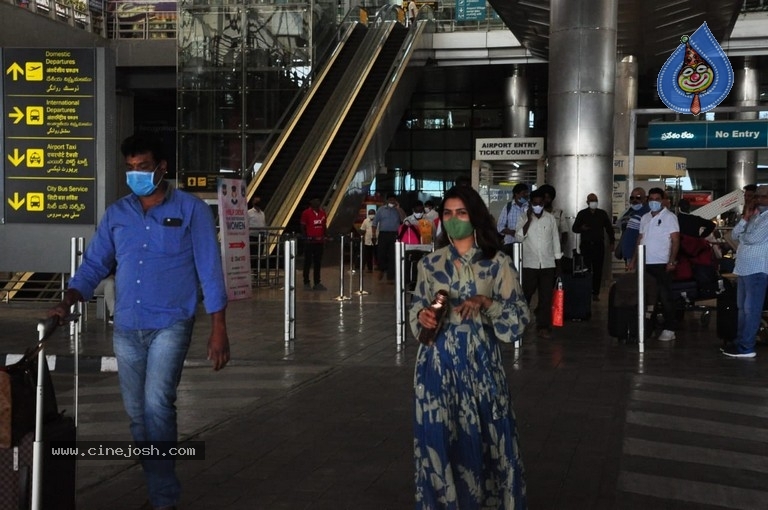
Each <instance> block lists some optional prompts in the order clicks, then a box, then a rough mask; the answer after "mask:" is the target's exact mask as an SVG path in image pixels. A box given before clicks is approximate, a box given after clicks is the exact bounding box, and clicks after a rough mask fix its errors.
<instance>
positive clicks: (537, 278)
mask: <svg viewBox="0 0 768 510" xmlns="http://www.w3.org/2000/svg"><path fill="white" fill-rule="evenodd" d="M515 238H516V239H517V241H518V242H521V243H523V294H525V299H526V300H528V303H529V304H530V302H531V299H532V298H533V295H534V294H535V293H537V292H538V295H539V303H538V305H537V307H536V310H535V313H536V330H537V331H538V336H539V337H541V338H549V337H550V336H551V331H552V288H553V287H554V286H555V277H556V276H557V271H558V268H557V260H559V259H560V257H562V256H563V253H562V249H561V247H560V231H559V230H558V228H557V220H555V217H554V216H552V215H551V214H550V213H548V212H547V211H545V210H544V193H543V192H542V191H541V190H538V189H537V190H536V191H534V192H533V193H531V206H530V207H529V208H528V210H527V212H526V213H525V214H524V215H522V216H521V217H520V219H519V220H518V222H517V227H516V228H515Z"/></svg>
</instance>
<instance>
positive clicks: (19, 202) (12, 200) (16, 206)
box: [8, 192, 24, 211]
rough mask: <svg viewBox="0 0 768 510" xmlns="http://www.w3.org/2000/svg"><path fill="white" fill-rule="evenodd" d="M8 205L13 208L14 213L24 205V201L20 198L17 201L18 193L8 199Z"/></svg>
mask: <svg viewBox="0 0 768 510" xmlns="http://www.w3.org/2000/svg"><path fill="white" fill-rule="evenodd" d="M8 204H9V205H10V206H11V207H13V210H14V211H18V210H19V207H21V206H22V205H24V199H23V198H22V199H19V193H18V192H15V193H14V194H13V198H9V199H8Z"/></svg>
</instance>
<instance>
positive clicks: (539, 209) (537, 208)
mask: <svg viewBox="0 0 768 510" xmlns="http://www.w3.org/2000/svg"><path fill="white" fill-rule="evenodd" d="M532 207H533V214H541V212H542V211H543V210H544V206H543V205H534V206H532Z"/></svg>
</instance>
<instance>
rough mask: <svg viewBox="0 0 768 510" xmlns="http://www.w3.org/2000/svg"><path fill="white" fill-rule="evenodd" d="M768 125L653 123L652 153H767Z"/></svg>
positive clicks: (757, 122) (760, 122) (759, 122)
mask: <svg viewBox="0 0 768 510" xmlns="http://www.w3.org/2000/svg"><path fill="white" fill-rule="evenodd" d="M765 148H768V122H766V121H764V120H739V121H731V120H724V121H712V122H652V123H650V124H648V149H651V150H671V149H765Z"/></svg>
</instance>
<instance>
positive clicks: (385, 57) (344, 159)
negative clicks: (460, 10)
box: [258, 21, 424, 231]
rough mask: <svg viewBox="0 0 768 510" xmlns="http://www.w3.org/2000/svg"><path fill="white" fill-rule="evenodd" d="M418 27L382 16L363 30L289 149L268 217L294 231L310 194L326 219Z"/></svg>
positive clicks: (375, 122) (392, 86)
mask: <svg viewBox="0 0 768 510" xmlns="http://www.w3.org/2000/svg"><path fill="white" fill-rule="evenodd" d="M423 28H424V27H423V26H422V27H420V29H415V30H408V29H406V28H405V27H404V26H403V25H402V24H401V23H399V22H396V21H382V22H380V23H378V24H377V25H376V26H375V27H373V28H369V29H368V33H367V34H366V37H365V39H364V41H363V42H362V44H361V45H360V47H359V49H358V51H357V53H356V55H355V57H354V59H353V60H352V61H351V62H350V64H349V69H348V70H347V71H346V72H345V74H344V76H343V77H342V79H341V80H340V82H339V86H338V87H337V89H336V90H335V94H334V95H333V97H331V98H330V100H329V102H328V103H327V104H326V105H325V107H324V108H323V110H322V112H321V113H320V115H319V116H318V117H317V118H315V119H314V120H315V125H314V126H313V128H312V130H311V131H310V132H309V135H308V138H307V140H306V143H305V144H303V145H302V146H301V147H300V148H295V151H293V150H292V151H291V152H292V156H293V158H294V160H293V162H292V163H291V165H290V166H289V168H288V170H287V172H286V173H285V174H284V175H282V176H280V177H281V182H280V184H279V186H278V187H277V188H275V190H274V194H273V195H272V196H273V198H274V197H280V200H271V201H270V202H269V205H268V206H267V208H266V210H265V213H266V216H267V219H268V222H270V223H271V224H272V225H281V226H285V227H286V229H287V231H299V217H300V213H301V210H302V209H303V207H305V206H306V205H307V204H308V202H309V200H311V199H312V198H318V199H321V200H323V206H324V207H325V208H326V211H327V212H328V213H329V222H330V221H332V219H333V217H332V216H333V214H334V212H335V211H336V206H335V205H334V204H332V203H331V201H332V200H336V201H337V200H338V198H339V195H340V194H342V192H343V188H344V186H346V185H348V183H349V180H350V179H351V176H353V175H354V172H355V169H356V164H358V163H359V161H360V158H361V157H362V154H363V153H364V152H365V150H366V148H367V144H368V142H370V136H366V135H365V132H366V131H368V132H373V131H375V130H376V129H377V128H378V122H379V121H380V119H381V116H380V115H376V113H377V112H378V113H379V114H380V113H381V112H382V111H384V110H386V109H387V108H388V102H389V100H390V99H391V94H392V93H394V89H395V88H396V86H397V82H398V80H399V78H400V76H401V74H402V71H403V69H404V68H405V67H406V66H407V65H408V60H409V58H408V57H409V55H410V54H411V52H412V48H413V46H414V45H413V41H414V40H415V39H416V38H417V37H418V36H419V35H420V34H421V30H423ZM385 91H386V92H387V93H386V94H384V92H385ZM400 114H402V111H401V112H400ZM371 119H375V120H373V121H372V120H371ZM291 149H293V148H291ZM358 156H359V157H358ZM258 189H259V194H260V195H261V196H265V194H264V192H263V191H262V190H261V187H259V188H258ZM329 190H333V192H332V193H329ZM333 195H335V196H333ZM358 206H359V203H358ZM350 224H351V222H350Z"/></svg>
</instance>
